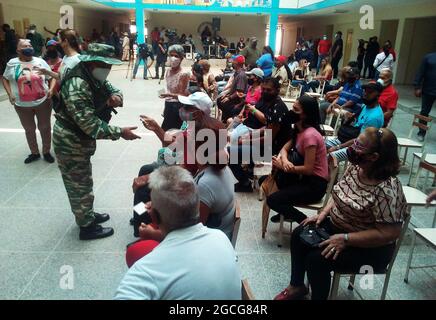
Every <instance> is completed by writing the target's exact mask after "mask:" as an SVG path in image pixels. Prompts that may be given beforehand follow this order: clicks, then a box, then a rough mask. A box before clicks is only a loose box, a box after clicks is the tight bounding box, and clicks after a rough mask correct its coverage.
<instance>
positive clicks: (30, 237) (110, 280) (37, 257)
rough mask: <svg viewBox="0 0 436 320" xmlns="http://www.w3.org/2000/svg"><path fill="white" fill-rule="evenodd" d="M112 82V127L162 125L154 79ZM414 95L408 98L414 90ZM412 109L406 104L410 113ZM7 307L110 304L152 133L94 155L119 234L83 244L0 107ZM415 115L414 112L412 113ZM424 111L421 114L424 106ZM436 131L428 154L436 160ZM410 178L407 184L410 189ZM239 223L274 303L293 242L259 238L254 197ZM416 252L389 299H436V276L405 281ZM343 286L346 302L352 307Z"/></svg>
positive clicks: (54, 186) (12, 119) (398, 124)
mask: <svg viewBox="0 0 436 320" xmlns="http://www.w3.org/2000/svg"><path fill="white" fill-rule="evenodd" d="M111 81H112V82H113V83H114V84H115V85H116V86H117V87H119V88H121V89H122V90H123V91H124V95H125V108H124V110H120V112H119V114H118V115H117V116H115V118H114V119H113V124H114V125H120V126H127V125H135V126H140V122H139V118H138V116H139V115H140V114H147V115H150V116H153V117H154V118H156V119H158V120H160V119H161V116H160V114H161V113H162V110H163V103H162V102H161V101H160V100H159V99H158V98H157V91H158V90H159V89H160V88H161V87H162V85H160V86H159V85H158V83H157V80H149V81H147V82H145V81H143V80H136V81H134V82H130V81H128V80H126V69H125V66H124V67H121V68H118V69H116V70H115V71H114V72H112V74H111ZM407 90H410V89H408V88H404V89H403V90H402V92H404V94H403V93H402V94H401V96H402V97H404V98H403V99H402V101H401V102H402V103H404V104H405V105H406V104H407V105H408V106H409V107H415V106H419V100H417V99H415V98H414V97H413V96H410V94H409V93H408V92H407ZM409 92H410V91H409ZM406 107H407V106H406ZM0 108H1V110H2V115H1V118H0V230H1V231H0V299H111V298H112V297H113V295H114V292H115V290H116V288H117V286H118V284H119V282H120V280H121V278H122V276H123V274H124V273H125V272H126V270H127V267H126V265H125V261H124V250H125V245H126V244H127V243H129V242H131V241H133V240H134V238H133V236H132V232H131V227H130V226H129V224H128V220H129V217H130V214H131V211H132V198H133V194H132V192H131V183H132V178H133V177H134V176H135V175H136V174H137V171H138V169H139V168H140V166H141V165H143V164H146V163H149V162H152V161H154V160H155V158H156V153H157V150H158V148H159V143H158V141H157V139H156V138H155V137H154V136H153V135H151V134H149V133H148V132H147V131H146V130H145V129H143V128H141V129H139V130H138V131H139V132H140V133H141V134H143V136H142V140H140V141H134V142H125V141H118V142H112V141H99V142H98V150H97V153H96V155H95V156H94V157H93V160H92V162H93V170H94V182H95V189H94V190H95V195H96V200H95V207H96V209H97V210H98V211H100V212H108V213H110V214H111V217H112V218H111V220H110V221H109V222H108V223H106V224H107V225H108V226H113V227H114V228H115V235H114V236H113V237H110V238H108V239H104V240H98V241H90V242H80V241H79V240H78V228H77V226H76V225H75V223H74V219H73V216H72V214H71V212H70V209H69V204H68V200H67V196H66V193H65V190H64V187H63V184H62V181H61V178H60V174H59V170H58V168H57V166H56V165H55V164H52V165H49V164H47V163H45V162H43V161H38V162H36V163H33V164H31V165H24V163H23V160H24V158H25V157H26V156H27V154H28V148H27V145H26V141H25V137H24V133H23V132H22V131H20V132H16V131H14V130H11V129H21V126H20V123H19V121H18V118H17V115H16V114H15V112H14V109H13V108H12V107H11V106H10V105H9V102H8V101H3V102H0ZM404 110H407V109H406V108H401V110H399V111H398V113H397V115H396V118H395V122H394V124H393V130H394V131H395V132H396V133H398V135H400V136H404V135H406V134H407V132H408V128H409V125H410V123H411V120H412V117H411V115H410V114H408V113H406V112H405V111H404ZM413 110H414V111H416V109H413ZM418 110H419V108H418ZM435 138H436V134H435V131H433V133H432V134H431V137H430V139H429V141H430V143H429V144H430V150H431V151H433V152H436V143H435V141H436V140H435ZM407 174H408V171H407V170H404V171H403V172H402V174H401V180H402V181H403V182H406V181H407ZM238 197H239V199H240V202H241V206H242V223H241V229H240V233H239V238H238V243H237V248H236V249H237V252H238V256H239V264H240V267H241V270H242V274H243V277H244V278H247V279H248V280H249V283H250V285H251V287H252V289H253V292H254V294H255V296H256V298H258V299H272V298H273V297H274V295H275V294H276V293H277V292H279V291H280V290H281V289H283V288H284V287H285V286H286V285H287V283H288V281H289V276H290V254H289V239H288V238H285V242H286V244H285V246H284V247H283V248H279V247H277V240H278V233H277V232H278V225H276V224H270V225H269V228H268V233H267V235H266V239H262V238H261V232H260V229H261V227H260V225H261V222H260V215H261V202H259V201H258V200H257V196H256V194H254V193H253V194H239V195H238ZM433 213H434V211H433V210H428V211H425V210H415V211H414V216H415V218H414V220H415V221H416V223H417V224H418V225H421V226H429V225H430V224H431V219H432V217H433ZM409 244H410V234H408V236H407V238H406V241H405V244H404V246H403V247H402V248H401V250H400V254H399V256H398V258H397V261H396V263H395V267H394V271H393V274H392V278H391V282H390V287H389V291H388V297H389V298H391V299H436V269H435V268H433V269H424V270H416V271H412V272H411V274H410V281H409V284H405V283H404V282H403V277H404V269H405V264H406V261H407V254H408V250H409ZM416 252H417V254H416V258H415V260H416V261H417V262H418V263H419V262H422V263H435V262H436V258H435V253H434V251H431V249H430V248H427V247H425V246H423V245H419V246H418V247H417V249H416ZM63 266H71V267H72V270H73V273H74V288H73V289H72V290H68V289H62V288H63V287H64V286H62V281H63V280H62V279H63V275H64V270H63V268H62V267H63ZM381 281H383V277H376V280H375V282H374V290H366V291H364V292H363V296H364V297H365V298H366V299H377V298H378V295H379V293H380V287H381V285H382V282H381ZM345 287H346V286H345V285H344V284H343V285H342V289H343V290H341V291H340V297H341V298H344V299H355V298H357V296H356V295H353V294H352V293H350V292H347V290H346V289H344V288H345Z"/></svg>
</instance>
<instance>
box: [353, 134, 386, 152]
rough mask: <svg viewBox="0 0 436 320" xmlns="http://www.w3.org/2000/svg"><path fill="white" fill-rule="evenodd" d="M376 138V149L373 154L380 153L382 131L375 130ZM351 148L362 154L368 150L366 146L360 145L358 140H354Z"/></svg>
mask: <svg viewBox="0 0 436 320" xmlns="http://www.w3.org/2000/svg"><path fill="white" fill-rule="evenodd" d="M376 136H377V148H376V149H375V151H374V152H376V151H380V150H381V148H382V142H381V139H382V137H383V130H382V129H379V130H377V132H376ZM353 148H354V150H356V151H360V152H364V151H366V150H369V149H370V148H369V147H368V146H366V145H364V144H362V143H361V142H360V141H359V140H358V139H354V144H353Z"/></svg>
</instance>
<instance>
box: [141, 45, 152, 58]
mask: <svg viewBox="0 0 436 320" xmlns="http://www.w3.org/2000/svg"><path fill="white" fill-rule="evenodd" d="M149 55H150V51H149V50H148V45H147V44H146V43H142V44H140V45H139V56H140V57H141V58H144V59H145V58H148V56H149Z"/></svg>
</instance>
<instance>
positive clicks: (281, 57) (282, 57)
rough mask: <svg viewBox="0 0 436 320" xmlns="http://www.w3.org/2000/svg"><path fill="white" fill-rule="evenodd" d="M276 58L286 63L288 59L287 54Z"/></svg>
mask: <svg viewBox="0 0 436 320" xmlns="http://www.w3.org/2000/svg"><path fill="white" fill-rule="evenodd" d="M276 59H277V61H279V62H281V63H286V60H288V58H286V57H285V56H278V57H277V58H276Z"/></svg>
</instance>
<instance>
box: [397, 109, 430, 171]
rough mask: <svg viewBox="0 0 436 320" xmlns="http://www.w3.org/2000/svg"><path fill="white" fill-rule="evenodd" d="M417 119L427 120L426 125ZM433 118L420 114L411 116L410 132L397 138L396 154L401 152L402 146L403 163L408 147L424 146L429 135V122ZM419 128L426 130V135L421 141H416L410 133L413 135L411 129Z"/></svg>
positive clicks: (421, 147) (422, 147) (404, 162)
mask: <svg viewBox="0 0 436 320" xmlns="http://www.w3.org/2000/svg"><path fill="white" fill-rule="evenodd" d="M418 120H423V121H426V122H427V125H425V124H422V123H420V122H419V121H418ZM432 121H433V119H432V118H429V117H425V116H422V115H420V114H415V115H414V116H413V121H412V127H411V128H410V132H409V135H408V136H407V138H397V140H398V147H399V150H398V154H401V150H402V149H403V148H404V149H405V151H404V157H403V161H402V163H403V165H405V164H406V158H407V152H408V150H409V148H414V149H421V150H423V149H424V147H425V144H426V142H427V138H428V136H429V134H428V133H429V131H430V129H431V124H432ZM415 127H416V128H419V129H422V130H424V131H426V133H427V134H426V135H425V137H424V141H423V142H418V141H415V140H413V139H412V135H413V131H414V129H415Z"/></svg>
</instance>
